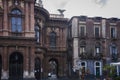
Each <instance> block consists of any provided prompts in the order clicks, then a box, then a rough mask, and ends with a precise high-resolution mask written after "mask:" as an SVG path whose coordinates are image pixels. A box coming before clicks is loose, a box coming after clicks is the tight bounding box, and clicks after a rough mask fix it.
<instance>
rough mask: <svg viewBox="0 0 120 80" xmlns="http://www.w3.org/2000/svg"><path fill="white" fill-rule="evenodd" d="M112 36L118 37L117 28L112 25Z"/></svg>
mask: <svg viewBox="0 0 120 80" xmlns="http://www.w3.org/2000/svg"><path fill="white" fill-rule="evenodd" d="M111 38H116V28H115V27H111Z"/></svg>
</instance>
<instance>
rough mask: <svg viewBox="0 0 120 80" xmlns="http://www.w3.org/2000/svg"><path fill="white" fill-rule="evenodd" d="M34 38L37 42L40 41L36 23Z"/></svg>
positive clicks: (38, 28)
mask: <svg viewBox="0 0 120 80" xmlns="http://www.w3.org/2000/svg"><path fill="white" fill-rule="evenodd" d="M35 38H36V41H37V43H40V27H39V26H38V25H36V26H35Z"/></svg>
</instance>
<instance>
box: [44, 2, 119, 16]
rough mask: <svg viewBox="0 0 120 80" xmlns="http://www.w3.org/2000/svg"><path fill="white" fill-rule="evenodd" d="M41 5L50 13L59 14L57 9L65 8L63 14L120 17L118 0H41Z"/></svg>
mask: <svg viewBox="0 0 120 80" xmlns="http://www.w3.org/2000/svg"><path fill="white" fill-rule="evenodd" d="M42 2H43V7H44V8H45V9H47V10H48V11H49V13H50V14H59V12H58V9H65V10H66V11H65V12H64V16H65V17H66V18H71V17H73V16H81V15H84V16H88V17H104V18H111V17H116V18H120V0H42Z"/></svg>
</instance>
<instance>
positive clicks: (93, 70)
mask: <svg viewBox="0 0 120 80" xmlns="http://www.w3.org/2000/svg"><path fill="white" fill-rule="evenodd" d="M119 30H120V20H119V19H117V18H109V19H107V18H102V17H87V16H74V17H72V18H71V20H70V21H69V26H68V37H67V38H68V49H69V50H71V51H70V52H68V54H69V55H71V58H72V63H71V64H72V65H73V66H72V67H71V68H72V69H73V71H74V72H76V71H79V75H81V74H85V73H89V74H91V75H95V76H102V75H103V67H104V66H105V65H110V64H111V63H117V62H119V61H120V50H119V48H120V46H119V45H120V36H119ZM116 74H117V75H120V67H118V66H117V67H116Z"/></svg>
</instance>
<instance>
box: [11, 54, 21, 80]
mask: <svg viewBox="0 0 120 80" xmlns="http://www.w3.org/2000/svg"><path fill="white" fill-rule="evenodd" d="M22 78H23V55H22V54H20V53H19V52H14V53H12V54H11V55H10V57H9V79H10V80H21V79H22Z"/></svg>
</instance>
